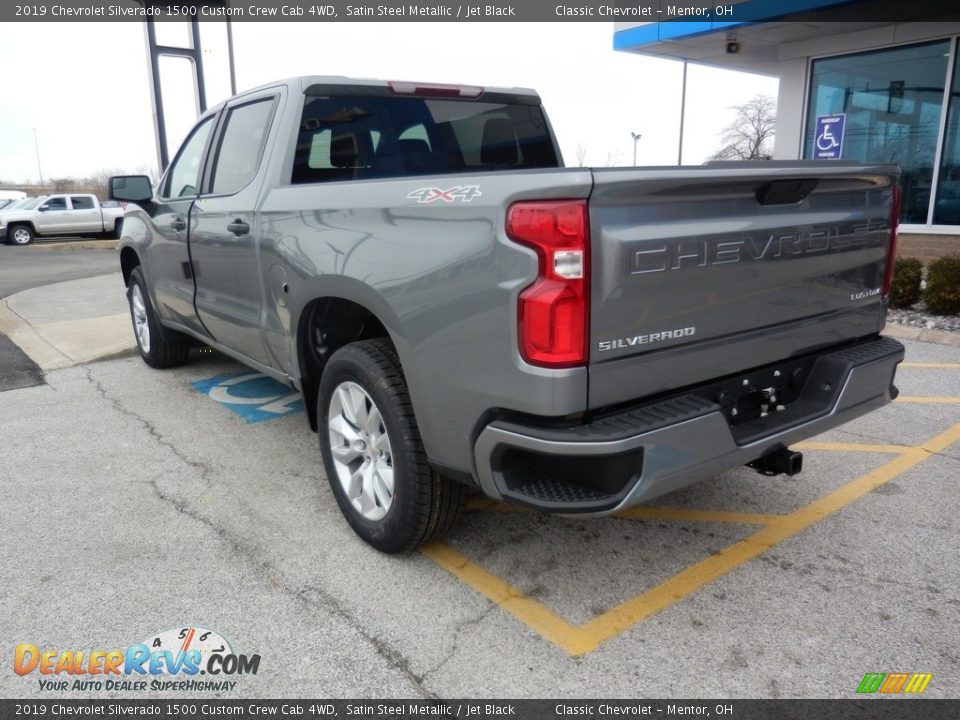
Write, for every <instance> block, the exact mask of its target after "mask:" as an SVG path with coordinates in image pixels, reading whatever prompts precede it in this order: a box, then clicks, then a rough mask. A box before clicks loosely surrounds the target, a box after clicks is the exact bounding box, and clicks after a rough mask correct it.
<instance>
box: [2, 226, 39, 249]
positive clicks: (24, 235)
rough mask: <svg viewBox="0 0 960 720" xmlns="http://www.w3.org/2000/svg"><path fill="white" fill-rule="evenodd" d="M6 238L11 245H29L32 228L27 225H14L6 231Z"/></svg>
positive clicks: (31, 240) (31, 237) (31, 239)
mask: <svg viewBox="0 0 960 720" xmlns="http://www.w3.org/2000/svg"><path fill="white" fill-rule="evenodd" d="M7 238H8V239H9V241H10V244H11V245H29V244H30V243H32V242H33V238H34V234H33V228H31V227H30V226H29V225H14V226H13V227H12V228H8V230H7Z"/></svg>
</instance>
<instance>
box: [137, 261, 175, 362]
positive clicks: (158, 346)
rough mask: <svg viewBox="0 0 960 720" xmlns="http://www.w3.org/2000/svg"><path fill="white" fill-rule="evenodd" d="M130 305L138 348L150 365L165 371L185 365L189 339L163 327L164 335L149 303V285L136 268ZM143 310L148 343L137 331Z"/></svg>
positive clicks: (141, 355)
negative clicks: (140, 305) (140, 304)
mask: <svg viewBox="0 0 960 720" xmlns="http://www.w3.org/2000/svg"><path fill="white" fill-rule="evenodd" d="M138 298H139V299H140V300H141V301H142V308H140V309H139V310H138V309H137V308H135V307H134V306H135V304H136V300H137V299H138ZM127 304H128V305H129V306H130V320H131V322H132V323H133V335H134V337H135V338H136V341H137V349H138V350H139V351H140V357H142V358H143V361H144V362H145V363H146V364H147V365H149V366H150V367H152V368H157V369H158V370H163V369H165V368H171V367H175V366H177V365H182V364H183V363H185V362H186V361H187V355H189V353H190V338H189V337H187V336H186V335H184V334H183V333H179V332H177V331H176V330H170V329H169V328H164V329H163V335H162V336H161V334H160V321H159V319H158V318H157V313H156V312H154V309H153V304H152V303H151V302H150V294H149V293H148V292H147V283H146V282H145V281H144V279H143V273H142V272H141V271H140V268H139V267H135V268H134V269H133V270H132V271H131V273H130V282H129V283H127ZM141 311H142V313H143V315H144V317H142V318H141V320H142V321H145V323H146V329H147V331H148V335H147V337H146V341H144V338H143V337H142V335H141V333H140V332H139V331H138V320H137V318H138V314H139V312H141Z"/></svg>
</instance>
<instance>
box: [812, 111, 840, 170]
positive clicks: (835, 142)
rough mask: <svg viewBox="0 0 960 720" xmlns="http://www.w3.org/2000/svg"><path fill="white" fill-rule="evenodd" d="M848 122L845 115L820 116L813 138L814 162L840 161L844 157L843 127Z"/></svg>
mask: <svg viewBox="0 0 960 720" xmlns="http://www.w3.org/2000/svg"><path fill="white" fill-rule="evenodd" d="M846 122H847V116H846V114H845V113H837V114H836V115H820V116H819V117H818V118H817V129H816V132H815V133H814V136H813V158H814V160H839V159H840V158H841V157H842V156H843V126H844V125H845V124H846Z"/></svg>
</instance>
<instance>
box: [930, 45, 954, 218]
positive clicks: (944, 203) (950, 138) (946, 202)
mask: <svg viewBox="0 0 960 720" xmlns="http://www.w3.org/2000/svg"><path fill="white" fill-rule="evenodd" d="M957 65H960V57H958V59H957V63H956V64H955V65H954V67H953V83H952V84H953V87H951V88H950V102H949V103H948V104H947V127H946V129H945V130H944V141H943V155H942V156H941V158H940V177H939V180H938V182H937V200H936V202H935V203H934V206H933V222H934V223H935V224H939V225H960V73H958V72H957V69H958V68H957Z"/></svg>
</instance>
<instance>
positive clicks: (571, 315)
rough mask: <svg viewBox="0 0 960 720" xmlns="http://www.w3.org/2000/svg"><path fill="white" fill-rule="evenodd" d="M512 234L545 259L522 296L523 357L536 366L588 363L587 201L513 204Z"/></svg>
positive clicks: (509, 220)
mask: <svg viewBox="0 0 960 720" xmlns="http://www.w3.org/2000/svg"><path fill="white" fill-rule="evenodd" d="M507 236H508V237H509V238H510V239H511V240H514V241H516V242H518V243H520V244H521V245H526V246H527V247H531V248H533V249H534V250H536V252H537V256H538V257H539V261H540V262H539V270H538V272H537V279H536V280H535V281H534V282H533V283H532V284H531V285H529V286H527V287H526V288H525V289H524V290H523V291H522V292H521V293H520V298H519V307H518V311H519V315H518V317H519V344H520V355H521V356H522V357H523V359H524V360H526V361H527V362H528V363H530V364H531V365H541V366H544V367H553V368H562V367H574V366H577V365H584V364H585V363H586V362H587V335H588V322H589V317H590V282H589V278H590V267H589V255H590V253H589V250H590V234H589V224H588V220H587V201H586V200H544V201H535V202H518V203H516V204H514V205H511V206H510V209H509V211H508V212H507Z"/></svg>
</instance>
